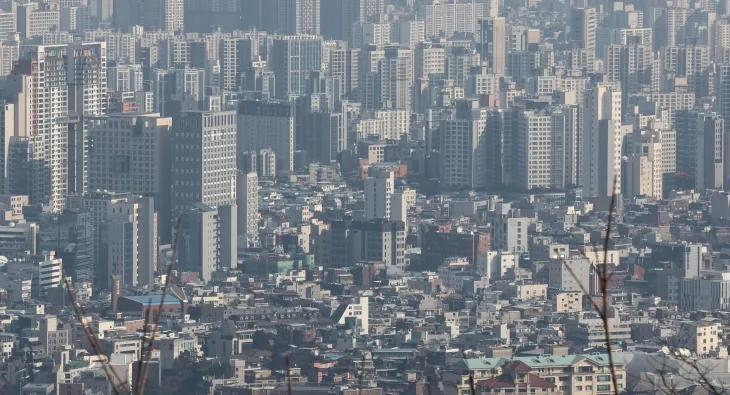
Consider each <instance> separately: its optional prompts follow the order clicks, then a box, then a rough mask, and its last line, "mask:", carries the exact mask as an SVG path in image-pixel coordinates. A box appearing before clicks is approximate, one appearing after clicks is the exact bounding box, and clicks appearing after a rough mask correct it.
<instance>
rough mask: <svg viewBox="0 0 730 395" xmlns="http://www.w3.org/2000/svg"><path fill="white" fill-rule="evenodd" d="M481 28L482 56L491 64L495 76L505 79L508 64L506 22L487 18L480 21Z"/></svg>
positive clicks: (501, 19) (500, 19) (500, 18)
mask: <svg viewBox="0 0 730 395" xmlns="http://www.w3.org/2000/svg"><path fill="white" fill-rule="evenodd" d="M479 23H480V27H481V33H482V36H481V41H482V42H481V55H482V58H483V59H485V60H486V61H488V62H489V69H490V71H491V72H492V73H493V74H496V75H498V76H501V77H504V75H505V71H506V66H507V65H506V64H507V48H506V45H507V41H506V40H507V25H506V20H505V19H504V18H502V17H499V18H486V19H482V20H480V21H479Z"/></svg>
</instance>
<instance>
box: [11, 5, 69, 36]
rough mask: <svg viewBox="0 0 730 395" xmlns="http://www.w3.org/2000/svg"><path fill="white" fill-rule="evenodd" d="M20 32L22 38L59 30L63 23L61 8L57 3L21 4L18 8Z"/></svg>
mask: <svg viewBox="0 0 730 395" xmlns="http://www.w3.org/2000/svg"><path fill="white" fill-rule="evenodd" d="M17 16H18V26H17V28H18V32H19V33H20V35H21V37H22V38H33V37H37V36H42V35H43V34H44V33H48V32H52V31H56V30H58V28H59V27H60V25H61V10H60V9H59V7H58V5H57V4H51V3H43V4H42V6H41V7H38V6H37V4H34V3H31V4H24V5H19V6H18V8H17Z"/></svg>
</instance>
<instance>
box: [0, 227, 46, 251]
mask: <svg viewBox="0 0 730 395" xmlns="http://www.w3.org/2000/svg"><path fill="white" fill-rule="evenodd" d="M37 237H38V227H37V226H36V224H35V223H33V222H19V223H14V224H12V225H11V224H5V225H0V249H2V251H4V252H3V254H4V255H5V256H6V257H7V256H12V255H15V254H25V253H26V251H30V253H31V254H32V255H34V254H36V252H37V249H36V245H37V244H36V243H37Z"/></svg>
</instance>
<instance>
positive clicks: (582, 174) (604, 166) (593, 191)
mask: <svg viewBox="0 0 730 395" xmlns="http://www.w3.org/2000/svg"><path fill="white" fill-rule="evenodd" d="M579 140H580V142H579V144H580V147H581V150H582V158H581V161H580V167H579V168H578V174H579V176H578V180H579V182H580V184H581V185H582V186H583V193H584V195H585V196H590V197H599V196H600V197H605V196H611V195H613V194H614V193H616V194H618V193H621V147H622V144H623V129H622V127H621V89H619V87H618V86H616V84H610V83H601V84H598V85H596V86H593V87H591V88H590V89H588V90H587V91H586V93H585V100H584V104H583V125H582V131H581V133H580V134H579ZM614 181H615V188H614Z"/></svg>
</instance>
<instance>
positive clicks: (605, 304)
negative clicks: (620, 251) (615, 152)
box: [601, 177, 618, 395]
mask: <svg viewBox="0 0 730 395" xmlns="http://www.w3.org/2000/svg"><path fill="white" fill-rule="evenodd" d="M617 182H618V178H617V177H614V178H613V193H612V194H611V206H610V207H609V209H608V224H607V225H606V239H605V240H604V241H603V273H601V292H602V293H603V315H604V317H603V330H604V331H605V333H606V350H608V363H609V365H610V367H611V380H612V381H613V392H614V394H615V395H618V379H617V378H616V365H614V361H613V347H612V345H611V334H610V332H609V330H608V329H609V328H608V327H609V325H608V281H609V279H610V278H609V275H608V245H609V243H610V242H611V230H612V228H611V225H613V214H614V210H615V209H616V187H617Z"/></svg>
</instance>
